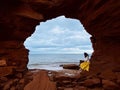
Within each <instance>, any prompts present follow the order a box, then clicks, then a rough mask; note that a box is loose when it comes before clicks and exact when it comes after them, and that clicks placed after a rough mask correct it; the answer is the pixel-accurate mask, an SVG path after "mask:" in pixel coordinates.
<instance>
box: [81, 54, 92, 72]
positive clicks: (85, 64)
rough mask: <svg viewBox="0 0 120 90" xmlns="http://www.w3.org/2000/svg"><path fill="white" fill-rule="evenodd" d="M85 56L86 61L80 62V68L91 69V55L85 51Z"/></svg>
mask: <svg viewBox="0 0 120 90" xmlns="http://www.w3.org/2000/svg"><path fill="white" fill-rule="evenodd" d="M84 57H85V60H84V62H82V63H80V70H84V71H89V65H90V61H89V55H88V54H87V53H86V52H85V53H84Z"/></svg>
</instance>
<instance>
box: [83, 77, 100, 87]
mask: <svg viewBox="0 0 120 90" xmlns="http://www.w3.org/2000/svg"><path fill="white" fill-rule="evenodd" d="M84 86H86V87H95V86H100V80H99V79H97V78H93V79H87V80H85V81H84Z"/></svg>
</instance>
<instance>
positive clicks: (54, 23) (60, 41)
mask: <svg viewBox="0 0 120 90" xmlns="http://www.w3.org/2000/svg"><path fill="white" fill-rule="evenodd" d="M90 37H91V35H90V34H89V33H87V32H86V30H85V29H84V27H83V25H82V24H81V22H80V21H79V20H77V19H71V18H66V17H65V16H59V17H56V18H54V19H51V20H47V21H46V22H40V25H38V26H36V30H35V32H34V33H33V34H32V35H31V36H30V37H28V38H27V39H26V41H25V42H24V45H25V47H26V48H27V49H28V50H29V51H30V52H29V63H28V68H29V69H49V70H54V69H55V70H56V69H62V67H59V66H60V65H62V64H79V61H80V60H84V56H83V53H84V52H87V53H88V54H89V55H90V56H91V54H92V52H93V48H92V43H91V41H90Z"/></svg>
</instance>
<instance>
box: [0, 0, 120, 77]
mask: <svg viewBox="0 0 120 90" xmlns="http://www.w3.org/2000/svg"><path fill="white" fill-rule="evenodd" d="M119 8H120V1H119V0H2V1H1V3H0V60H2V59H4V60H6V62H7V66H15V70H17V71H24V70H26V69H27V63H28V52H29V50H27V49H25V47H24V45H23V43H24V41H25V40H26V38H27V37H29V36H30V35H31V34H32V33H33V32H34V31H35V27H36V25H38V24H39V22H42V21H46V20H48V19H52V18H55V17H57V16H60V15H65V16H66V17H68V18H75V19H78V20H80V21H81V23H82V24H83V26H84V27H85V29H86V30H87V32H88V33H90V34H91V35H92V37H91V42H92V45H93V49H94V53H93V55H92V58H91V68H90V71H91V72H94V73H100V72H101V71H103V70H107V69H108V70H111V71H119V68H120V66H119V64H120V57H119V50H120V47H119V46H120V30H119V29H120V27H119V26H120V18H119V16H120V11H119ZM0 68H3V67H0ZM0 72H2V70H1V69H0ZM1 75H2V74H1Z"/></svg>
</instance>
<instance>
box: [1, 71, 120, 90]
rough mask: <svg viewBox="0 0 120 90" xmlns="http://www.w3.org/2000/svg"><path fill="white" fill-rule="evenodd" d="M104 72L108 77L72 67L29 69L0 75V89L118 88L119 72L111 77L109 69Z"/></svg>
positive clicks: (71, 89)
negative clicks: (53, 69) (87, 73)
mask: <svg viewBox="0 0 120 90" xmlns="http://www.w3.org/2000/svg"><path fill="white" fill-rule="evenodd" d="M106 73H107V78H108V79H104V77H103V76H104V75H99V74H97V75H86V74H84V73H82V72H80V71H79V70H73V69H63V70H59V71H46V70H29V71H26V72H24V73H20V72H19V73H14V75H7V76H3V77H0V90H120V79H118V78H119V75H120V72H116V73H114V74H115V76H113V75H112V77H111V76H110V75H111V73H110V72H109V71H108V72H106ZM103 74H104V72H103ZM105 75H106V74H105ZM116 77H117V79H116Z"/></svg>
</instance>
